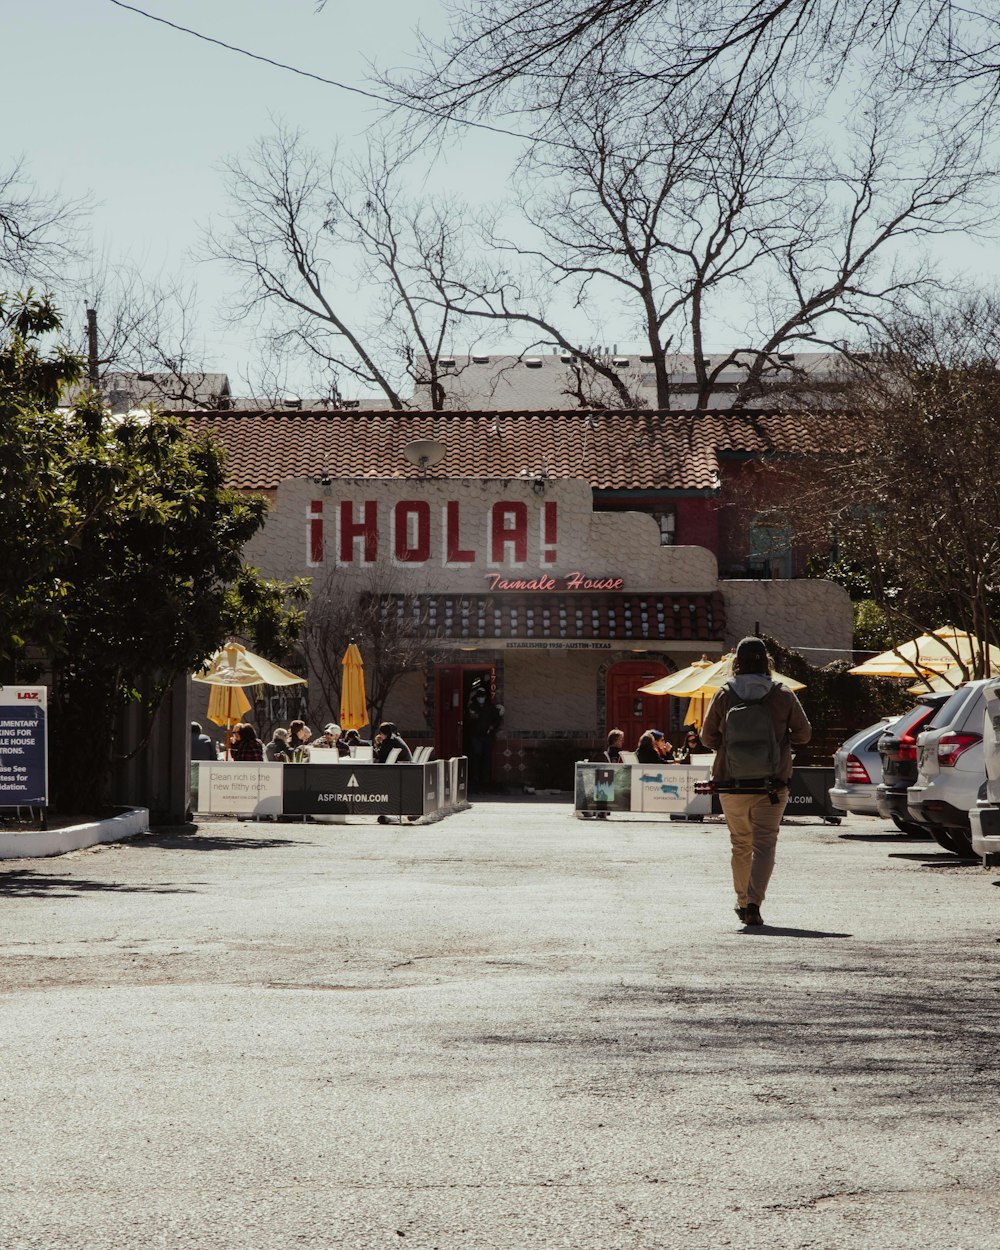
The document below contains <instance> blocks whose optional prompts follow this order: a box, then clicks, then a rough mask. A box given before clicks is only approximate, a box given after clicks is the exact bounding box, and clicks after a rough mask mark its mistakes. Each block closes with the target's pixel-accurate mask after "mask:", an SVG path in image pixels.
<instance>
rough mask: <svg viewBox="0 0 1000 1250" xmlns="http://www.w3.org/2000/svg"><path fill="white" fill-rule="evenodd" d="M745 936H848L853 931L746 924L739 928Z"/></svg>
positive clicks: (851, 934) (851, 935)
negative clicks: (839, 931) (838, 931)
mask: <svg viewBox="0 0 1000 1250" xmlns="http://www.w3.org/2000/svg"><path fill="white" fill-rule="evenodd" d="M740 933H741V934H745V935H746V936H747V937H797V938H849V937H853V936H854V934H853V933H832V932H828V931H827V930H825V929H786V928H784V927H783V926H782V925H776V924H761V925H756V924H755V925H747V926H745V927H744V928H743V929H741V930H740Z"/></svg>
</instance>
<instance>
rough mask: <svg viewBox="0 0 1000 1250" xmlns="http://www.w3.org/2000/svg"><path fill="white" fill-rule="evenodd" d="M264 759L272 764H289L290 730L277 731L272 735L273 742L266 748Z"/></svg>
mask: <svg viewBox="0 0 1000 1250" xmlns="http://www.w3.org/2000/svg"><path fill="white" fill-rule="evenodd" d="M264 758H265V759H266V760H268V761H269V762H270V763H272V764H287V763H288V759H289V753H288V730H287V729H276V730H275V731H274V733H273V734H271V741H270V742H269V743H268V744H267V745H266V746H265V747H264Z"/></svg>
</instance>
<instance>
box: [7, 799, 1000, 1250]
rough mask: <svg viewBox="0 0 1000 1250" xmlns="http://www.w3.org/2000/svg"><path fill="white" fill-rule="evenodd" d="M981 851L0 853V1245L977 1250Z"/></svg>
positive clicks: (235, 849)
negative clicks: (752, 919)
mask: <svg viewBox="0 0 1000 1250" xmlns="http://www.w3.org/2000/svg"><path fill="white" fill-rule="evenodd" d="M997 883H998V875H997V874H996V873H994V872H984V871H983V870H982V869H981V868H980V867H979V866H978V865H977V864H974V863H965V862H960V861H958V860H957V859H955V858H954V857H953V856H950V855H946V854H945V853H943V852H941V851H940V850H939V848H938V847H937V846H936V845H935V844H933V843H931V842H922V841H917V840H913V839H910V838H906V837H902V836H900V835H898V834H896V833H895V832H893V831H891V830H890V829H889V828H887V827H886V826H885V825H884V824H882V823H881V822H878V821H868V820H862V819H860V818H851V819H849V820H847V821H845V823H844V824H842V825H840V826H838V827H834V826H829V825H824V824H822V823H820V822H818V821H814V820H801V821H797V822H795V823H792V824H788V825H786V826H785V827H784V828H783V830H782V834H781V839H780V841H779V855H778V864H777V868H776V871H775V876H774V880H773V882H772V888H771V892H770V895H769V898H768V900H767V903H766V905H765V906H764V908H763V912H764V917H765V920H766V921H767V922H768V923H767V925H766V926H765V928H763V929H761V930H758V931H749V930H743V929H741V927H740V926H739V924H738V922H737V921H736V918H735V916H734V915H733V913H732V901H733V900H732V897H731V891H730V884H729V877H728V856H727V846H726V835H725V830H724V827H723V826H722V825H721V824H719V823H716V822H707V823H705V824H702V825H697V824H691V825H686V824H680V823H677V822H673V823H670V822H666V821H663V820H658V821H655V822H654V821H651V820H649V819H648V818H647V819H643V818H635V817H625V818H613V819H611V820H608V821H579V820H575V819H573V818H572V816H571V814H570V808H569V805H568V802H566V801H564V800H561V799H556V800H552V801H548V802H542V801H517V802H499V801H498V802H491V803H486V804H480V805H477V806H475V807H474V808H472V809H471V810H469V811H466V812H462V813H459V814H457V815H454V816H451V817H449V818H448V819H446V820H442V821H439V822H437V823H433V824H426V825H413V826H406V825H403V826H398V825H397V826H378V825H375V824H371V823H357V822H353V821H352V823H349V824H347V825H320V824H301V823H299V824H290V823H289V824H263V823H262V824H255V823H237V822H226V821H213V822H212V823H206V824H202V825H201V826H200V827H199V829H198V832H197V833H195V834H189V833H186V832H181V831H158V832H155V833H154V834H152V835H149V836H145V837H140V838H136V839H133V840H132V841H130V842H127V843H121V844H118V845H111V846H105V847H97V848H93V849H92V850H88V851H82V852H76V853H74V854H72V855H69V856H64V857H60V858H58V859H51V860H33V861H8V862H6V863H5V864H4V865H3V866H2V867H0V908H2V914H3V925H2V928H0V949H2V954H3V959H2V961H0V995H2V997H0V1008H2V1010H0V1044H2V1048H3V1055H4V1064H3V1076H2V1078H0V1097H2V1100H3V1101H2V1107H3V1122H4V1131H3V1133H2V1135H0V1246H2V1247H3V1250H29V1248H30V1250H36V1248H37V1250H63V1248H66V1250H70V1248H72V1250H91V1248H93V1250H119V1248H122V1250H125V1248H128V1250H135V1248H136V1247H140V1246H141V1247H143V1248H144V1250H146V1248H149V1250H161V1248H162V1250H256V1248H259V1250H292V1248H296V1250H299V1248H301V1247H309V1248H312V1247H324V1248H325V1247H331V1248H332V1247H350V1248H353V1247H357V1248H358V1250H375V1248H379V1250H381V1248H383V1247H389V1246H403V1247H405V1246H411V1247H420V1248H421V1250H430V1248H432V1247H438V1248H439V1250H494V1248H496V1250H517V1248H519V1247H531V1248H532V1250H534V1248H537V1250H547V1248H548V1247H571V1248H572V1250H660V1248H669V1250H711V1248H714V1247H722V1246H732V1247H740V1248H742V1250H807V1248H808V1250H813V1248H816V1250H841V1248H843V1250H868V1248H869V1247H870V1248H871V1250H896V1248H897V1247H898V1248H900V1250H902V1247H907V1250H910V1248H912V1247H914V1246H919V1247H921V1248H922V1250H938V1248H940V1250H989V1248H991V1247H1000V1198H998V1185H997V1171H998V1168H1000V1164H998V1163H997V1161H996V1160H995V1159H994V1151H995V1150H997V1147H998V1134H1000V1116H998V1109H1000V1097H998V1088H997V1085H998V1083H997V1076H998V1063H997V1058H996V1052H997V1047H996V1032H997V1024H996V1019H997V1010H996V1002H997V994H996V983H997V979H996V978H997V967H996V965H997V954H998V951H1000V946H998V944H997V943H998V938H1000V924H998V917H997V903H998V901H1000V895H998V892H997V889H996V884H997Z"/></svg>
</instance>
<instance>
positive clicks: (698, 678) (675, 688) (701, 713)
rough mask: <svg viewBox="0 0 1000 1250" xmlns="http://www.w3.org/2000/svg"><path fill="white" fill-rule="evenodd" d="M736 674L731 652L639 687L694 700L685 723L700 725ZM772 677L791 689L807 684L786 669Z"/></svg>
mask: <svg viewBox="0 0 1000 1250" xmlns="http://www.w3.org/2000/svg"><path fill="white" fill-rule="evenodd" d="M732 675H733V653H732V652H730V654H729V655H724V656H723V657H722V659H721V660H716V661H715V662H714V663H708V664H706V663H705V662H704V661H701V662H699V661H695V663H694V664H692V665H690V666H689V667H688V668H687V669H681V671H680V672H678V673H671V674H670V676H669V677H661V678H660V679H659V681H654V682H650V684H649V685H648V686H640V687H639V689H640V691H642V693H643V694H667V695H670V696H671V697H672V698H675V699H688V700H690V702H689V703H688V706H687V711H686V712H685V715H684V723H685V724H686V725H694V726H695V727H696V728H697V729H700V728H701V727H702V725H703V724H704V722H705V713H706V712H707V711H708V705H709V704H710V703H711V702H712V699H713V698H714V697H715V694H716V692H717V691H718V690H719V689H720V687H722V686H724V685H725V684H726V682H727V681H729V679H730V678H731V677H732ZM671 679H673V682H672V684H671ZM771 679H772V680H773V681H776V682H780V683H781V684H782V685H783V686H786V687H787V688H788V689H789V690H802V689H803V688H804V686H805V683H804V682H801V681H796V680H795V678H794V677H786V676H785V675H784V673H772V674H771Z"/></svg>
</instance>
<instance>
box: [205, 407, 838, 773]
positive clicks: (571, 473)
mask: <svg viewBox="0 0 1000 1250" xmlns="http://www.w3.org/2000/svg"><path fill="white" fill-rule="evenodd" d="M513 415H514V416H515V417H518V418H520V419H518V420H511V414H504V420H503V421H502V422H501V423H499V429H498V428H497V423H496V420H495V417H496V414H441V413H435V414H430V413H421V414H417V413H384V412H379V413H360V412H351V413H340V412H324V413H301V412H296V413H268V414H247V413H239V414H231V413H211V414H199V415H197V416H195V415H193V414H192V415H191V416H190V424H191V426H192V427H193V429H194V431H195V432H200V431H208V432H210V433H211V434H212V435H213V436H214V437H215V438H217V439H218V440H219V441H221V442H222V443H224V444H225V445H226V446H227V448H228V450H229V459H228V464H229V473H230V478H231V483H232V485H234V486H237V487H240V488H242V489H247V490H259V491H263V492H264V493H266V494H267V495H268V497H269V499H270V502H271V512H270V515H269V518H268V521H267V524H266V526H265V527H264V529H263V530H262V531H261V532H260V533H259V534H258V535H257V536H255V538H254V539H253V540H252V541H251V543H250V544H249V545H248V548H247V551H246V557H247V559H248V560H249V561H250V563H252V564H253V565H254V566H255V567H257V568H259V569H260V570H261V571H262V572H263V573H264V575H265V576H268V577H276V578H283V579H287V578H290V577H293V576H307V577H311V578H312V579H313V583H314V588H316V589H318V588H319V587H321V586H323V585H325V584H327V579H335V583H334V584H335V587H336V591H337V594H338V595H340V594H342V595H343V596H344V598H345V600H347V601H353V600H355V599H356V597H358V596H364V595H368V596H375V597H377V599H378V604H379V610H380V611H381V612H382V613H383V614H397V615H399V614H403V615H404V616H406V617H407V618H408V620H409V624H410V626H411V627H412V628H413V629H414V630H416V631H418V632H420V633H421V634H422V635H423V636H425V637H426V639H427V644H428V658H427V663H426V665H425V666H424V669H423V671H418V672H413V673H410V674H407V675H406V676H405V677H404V678H402V679H401V681H400V682H399V684H398V685H397V686H396V687H395V688H394V690H393V693H392V696H391V699H390V704H389V705H388V706H387V707H386V709H385V712H386V715H388V716H390V717H391V719H392V720H394V721H395V722H396V723H397V724H398V725H399V727H400V729H401V731H402V732H403V735H404V736H405V737H406V738H407V740H408V741H410V742H411V743H413V744H420V743H429V744H433V745H434V747H435V749H436V750H437V752H438V754H439V755H440V756H443V757H447V756H450V755H454V754H461V753H462V749H463V719H464V709H465V707H466V704H467V702H468V698H469V691H470V688H471V684H472V682H473V681H474V680H475V679H476V678H477V677H482V678H484V679H485V680H486V682H487V683H488V685H489V687H490V689H491V691H492V692H493V693H494V696H495V698H496V701H497V703H498V704H499V705H501V706H502V708H503V713H504V715H503V722H502V726H501V728H500V731H499V734H498V736H497V741H496V746H495V748H494V760H493V772H494V776H495V778H496V779H497V780H499V781H503V782H508V783H513V784H532V785H544V784H547V783H550V782H551V781H552V780H553V779H558V778H563V777H564V776H565V764H566V761H568V760H571V759H574V758H580V757H581V754H587V753H590V752H592V751H594V750H596V749H598V748H599V747H600V746H602V745H603V742H604V738H605V735H606V733H607V730H608V729H609V728H610V727H612V726H618V727H620V728H622V729H624V730H625V733H626V739H627V743H628V744H629V745H634V743H635V741H636V739H637V738H638V735H639V734H640V733H641V732H642V731H643V730H644V729H646V728H650V727H653V726H660V727H663V728H665V729H668V730H669V729H671V728H677V727H679V725H680V723H681V717H682V713H683V708H684V705H683V704H682V703H680V702H679V701H676V700H672V699H665V698H656V697H653V698H650V697H649V696H642V695H640V694H639V693H638V692H637V690H638V687H639V686H641V685H643V684H645V683H646V682H647V681H650V680H652V679H654V678H656V677H659V676H663V675H665V674H666V673H668V672H671V671H673V670H675V669H676V668H679V667H682V666H684V665H685V664H688V663H690V662H691V661H692V660H694V659H696V658H698V657H699V656H701V655H702V654H706V655H709V656H713V657H717V656H719V655H721V654H723V653H724V652H725V651H727V650H729V649H730V648H731V647H732V645H733V644H734V642H735V641H736V640H738V639H739V638H740V637H741V636H742V635H744V634H746V633H748V632H753V631H760V632H764V633H767V634H769V635H771V636H773V637H775V638H777V639H778V640H779V641H780V642H782V643H783V644H784V645H786V646H789V647H794V648H798V649H807V650H808V651H809V653H810V658H811V659H812V660H813V662H814V663H823V662H825V661H826V660H827V659H832V658H835V657H836V656H837V655H841V654H843V653H844V652H845V651H847V650H848V649H849V648H850V646H851V641H852V613H851V605H850V602H849V600H848V598H847V595H846V593H845V592H844V591H843V589H842V588H841V587H839V586H836V585H834V584H833V583H830V582H826V581H823V580H819V579H814V578H808V579H807V578H795V577H780V576H769V577H747V576H745V575H742V576H737V577H730V578H726V577H722V578H720V573H719V564H720V559H719V555H720V551H719V543H720V540H721V538H722V537H723V536H725V535H728V534H731V532H732V531H733V528H734V526H735V525H736V522H735V519H734V517H733V516H732V515H728V516H726V517H724V518H723V519H722V520H721V522H720V515H719V514H720V510H721V509H723V508H724V507H725V501H724V499H723V498H722V496H723V495H724V492H723V490H722V479H723V475H724V474H725V473H726V472H727V466H726V463H725V450H726V446H727V440H728V445H729V446H732V445H733V441H734V439H733V432H732V430H731V429H730V430H729V432H728V433H727V434H726V435H725V437H721V436H720V434H719V429H720V428H722V427H721V425H719V426H716V427H715V429H714V431H713V429H712V428H710V427H709V426H708V425H707V424H703V425H701V426H700V428H696V429H692V428H691V427H692V426H693V425H696V423H694V422H692V421H691V419H690V418H689V419H688V421H687V423H686V424H687V427H688V428H687V429H685V428H684V424H685V423H684V422H682V421H678V420H677V419H676V418H675V417H673V415H672V414H651V413H648V412H645V413H639V414H623V413H621V412H615V413H597V414H583V416H582V418H581V414H580V413H572V414H569V416H568V417H563V419H562V420H560V414H552V413H544V414H541V413H536V414H513ZM664 416H666V417H667V418H669V420H666V421H663V420H660V421H659V422H657V420H656V419H658V418H663V417H664ZM588 417H590V418H591V420H589V421H588V420H587V418H588ZM754 425H755V426H756V433H753V427H754ZM747 428H748V429H749V430H750V431H751V433H753V437H756V438H758V439H760V438H761V427H760V422H759V418H755V421H754V423H753V424H749V423H748V425H747ZM780 430H781V425H780V422H774V423H772V428H771V429H770V430H768V431H765V432H764V437H766V438H768V439H769V440H770V444H771V448H772V450H773V447H774V443H775V437H774V436H775V432H776V431H777V432H779V433H780ZM611 431H613V433H614V438H613V439H612V438H611V437H610V432H611ZM695 433H697V436H698V437H697V439H695V438H694V437H693V435H694V434H695ZM651 434H656V435H657V437H656V438H654V439H651V438H650V436H651ZM643 437H645V438H646V439H647V441H648V445H647V451H648V453H649V454H647V455H645V456H643V455H640V452H641V450H642V449H641V448H640V446H639V440H640V439H641V438H643ZM749 439H750V436H749V435H748V436H746V437H745V438H744V439H743V441H744V442H749ZM787 441H788V442H789V444H790V446H789V450H788V454H801V448H800V447H796V446H795V443H794V439H793V438H791V437H790V436H788V437H787ZM720 444H722V449H721V454H720ZM752 451H753V449H751V452H752ZM761 454H762V453H761V452H760V450H759V448H758V449H757V452H756V458H757V459H758V460H759V459H760V456H761ZM749 458H751V459H752V458H754V457H753V454H751V456H750V457H749ZM747 459H748V457H747V455H746V453H745V452H740V453H738V458H737V460H736V462H735V463H734V465H733V468H734V469H735V473H736V476H737V479H739V478H741V477H742V476H743V475H745V473H746V471H747ZM640 466H642V467H640ZM665 516H669V517H670V518H671V523H670V525H669V526H665V524H664V517H665ZM726 558H727V559H728V560H730V562H732V557H731V553H727V555H726ZM795 558H796V555H795V553H791V555H790V557H789V561H790V562H789V566H788V568H789V572H791V571H794V563H792V561H794V559H795ZM310 714H311V715H312V716H313V718H314V719H315V720H316V721H317V722H318V723H321V721H322V720H323V719H324V718H325V717H326V716H327V715H330V716H335V709H324V708H318V707H314V706H313V705H312V701H311V702H310Z"/></svg>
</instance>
